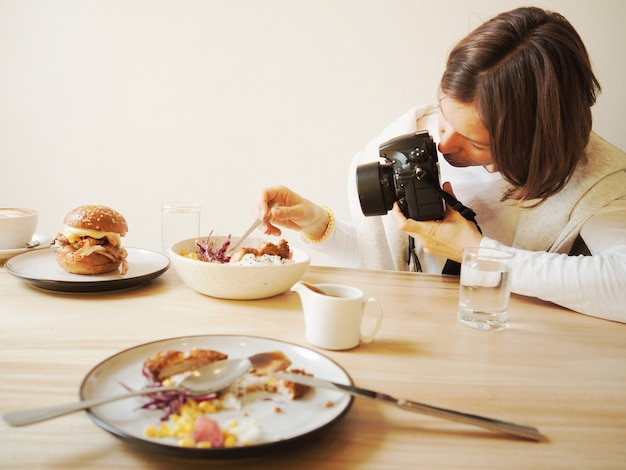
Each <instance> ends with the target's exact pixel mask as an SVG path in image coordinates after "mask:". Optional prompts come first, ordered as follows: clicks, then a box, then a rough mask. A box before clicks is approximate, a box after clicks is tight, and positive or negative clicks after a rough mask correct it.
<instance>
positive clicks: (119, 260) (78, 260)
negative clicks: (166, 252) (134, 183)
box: [52, 205, 128, 274]
mask: <svg viewBox="0 0 626 470" xmlns="http://www.w3.org/2000/svg"><path fill="white" fill-rule="evenodd" d="M63 222H64V223H65V226H64V227H63V230H61V231H60V232H59V233H57V236H56V237H55V239H54V241H53V242H52V243H53V244H54V245H55V246H56V247H57V249H56V252H55V255H56V260H57V262H58V263H59V265H60V266H61V267H62V268H63V269H64V270H66V271H67V272H69V273H73V274H102V273H108V272H111V271H115V270H117V269H119V270H120V272H121V273H122V274H126V272H127V271H128V265H127V263H126V256H127V253H126V250H125V249H124V248H122V246H121V237H123V236H124V235H126V232H127V231H128V225H127V224H126V219H124V216H122V215H121V214H120V213H119V212H117V211H115V210H113V209H111V208H110V207H106V206H99V205H86V206H78V207H76V208H75V209H72V210H71V211H70V212H68V214H67V215H66V216H65V218H64V219H63Z"/></svg>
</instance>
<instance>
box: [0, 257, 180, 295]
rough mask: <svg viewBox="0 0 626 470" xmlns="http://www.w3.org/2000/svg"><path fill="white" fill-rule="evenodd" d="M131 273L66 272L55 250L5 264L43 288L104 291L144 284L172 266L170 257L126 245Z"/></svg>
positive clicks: (15, 274) (27, 280)
mask: <svg viewBox="0 0 626 470" xmlns="http://www.w3.org/2000/svg"><path fill="white" fill-rule="evenodd" d="M126 251H127V252H128V257H127V258H126V260H127V262H128V272H127V273H126V274H120V273H119V271H113V272H110V273H105V274H95V275H82V274H71V273H68V272H67V271H65V270H64V269H63V268H61V266H59V264H58V263H57V261H56V257H55V250H54V249H49V250H39V251H30V252H28V253H23V254H21V255H17V256H15V257H13V258H11V259H10V260H8V261H7V262H6V264H5V269H6V270H7V272H8V273H9V274H12V275H13V276H15V277H17V278H19V279H21V280H22V281H24V282H27V283H29V284H32V285H34V286H36V287H40V288H42V289H48V290H54V291H62V292H104V291H111V290H118V289H126V288H129V287H135V286H138V285H141V284H144V283H146V282H148V281H151V280H152V279H155V278H157V277H159V276H160V275H161V274H163V273H164V272H165V271H167V269H168V268H169V265H170V260H169V258H168V257H167V256H164V255H162V254H161V253H156V252H154V251H149V250H144V249H141V248H126Z"/></svg>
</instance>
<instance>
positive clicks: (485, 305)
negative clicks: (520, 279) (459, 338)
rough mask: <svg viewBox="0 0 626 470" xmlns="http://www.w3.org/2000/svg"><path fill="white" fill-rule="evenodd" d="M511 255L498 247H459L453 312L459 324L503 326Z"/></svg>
mask: <svg viewBox="0 0 626 470" xmlns="http://www.w3.org/2000/svg"><path fill="white" fill-rule="evenodd" d="M513 256H514V255H513V253H511V252H509V251H506V250H501V249H498V248H487V247H467V248H464V249H463V261H462V263H461V280H460V291H459V309H458V314H457V317H458V320H459V322H461V324H463V325H465V326H469V327H471V328H476V329H479V330H488V331H500V330H503V329H505V328H506V325H507V321H508V309H509V299H510V297H511V268H512V261H513Z"/></svg>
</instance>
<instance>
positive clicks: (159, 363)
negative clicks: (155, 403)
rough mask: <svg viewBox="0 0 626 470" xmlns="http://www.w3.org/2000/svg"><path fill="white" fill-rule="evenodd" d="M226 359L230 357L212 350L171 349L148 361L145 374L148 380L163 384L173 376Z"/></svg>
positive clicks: (145, 364)
mask: <svg viewBox="0 0 626 470" xmlns="http://www.w3.org/2000/svg"><path fill="white" fill-rule="evenodd" d="M224 359H228V355H226V354H224V353H222V352H219V351H213V350H211V349H200V348H194V349H192V350H190V351H189V352H188V353H184V352H182V351H175V350H171V349H170V350H168V351H159V352H158V353H156V354H154V355H153V356H151V357H149V358H148V359H146V361H145V362H144V364H143V373H144V375H145V376H146V377H148V378H151V379H154V380H156V381H158V382H163V381H164V380H165V379H167V378H169V377H171V376H173V375H176V374H180V373H182V372H188V371H192V370H196V369H198V368H200V367H202V366H206V365H207V364H211V363H213V362H217V361H222V360H224Z"/></svg>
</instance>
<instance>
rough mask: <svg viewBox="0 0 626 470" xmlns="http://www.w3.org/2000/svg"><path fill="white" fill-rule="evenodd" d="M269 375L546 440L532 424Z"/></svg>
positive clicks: (283, 374) (313, 380) (294, 376)
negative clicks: (527, 424) (517, 422)
mask: <svg viewBox="0 0 626 470" xmlns="http://www.w3.org/2000/svg"><path fill="white" fill-rule="evenodd" d="M271 375H272V376H273V377H276V378H279V379H283V380H287V381H290V382H295V383H299V384H302V385H308V386H309V387H313V388H322V389H325V390H334V391H337V392H344V393H349V394H351V395H354V396H358V397H365V398H369V399H372V400H377V401H382V402H384V403H388V404H391V405H395V406H397V407H399V408H402V409H403V410H407V411H413V412H415V413H422V414H425V415H429V416H435V417H437V418H443V419H448V420H451V421H456V422H460V423H464V424H470V425H474V426H478V427H482V428H485V429H489V430H491V431H497V432H502V433H505V434H510V435H514V436H518V437H523V438H525V439H529V440H532V441H543V440H544V439H545V436H543V435H542V434H541V433H540V432H539V430H538V429H537V428H535V427H533V426H526V425H523V424H516V423H511V422H507V421H501V420H499V419H493V418H487V417H485V416H479V415H474V414H470V413H465V412H462V411H455V410H450V409H447V408H440V407H437V406H432V405H426V404H424V403H418V402H416V401H412V400H405V399H403V398H395V397H392V396H391V395H388V394H386V393H382V392H377V391H374V390H368V389H366V388H361V387H356V386H354V385H346V384H342V383H337V382H331V381H329V380H323V379H319V378H317V377H312V376H309V375H301V374H289V373H286V372H277V373H273V374H271Z"/></svg>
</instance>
